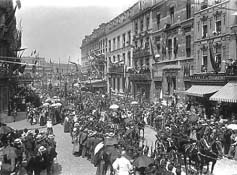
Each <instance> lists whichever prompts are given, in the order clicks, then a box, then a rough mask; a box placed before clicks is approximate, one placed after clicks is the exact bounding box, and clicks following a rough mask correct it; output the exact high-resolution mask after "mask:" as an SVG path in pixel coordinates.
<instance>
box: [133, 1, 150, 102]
mask: <svg viewBox="0 0 237 175" xmlns="http://www.w3.org/2000/svg"><path fill="white" fill-rule="evenodd" d="M152 3H153V1H150V0H147V1H139V2H138V4H137V6H136V8H135V9H134V15H133V17H132V23H133V34H134V35H133V46H134V49H133V72H131V73H130V74H129V78H130V81H131V82H132V84H133V94H134V97H136V98H137V99H138V100H141V99H146V100H149V99H150V96H151V94H152V93H151V80H152V78H151V70H152V67H151V65H152V62H153V59H152V54H151V47H150V40H151V37H152V36H151V33H152V16H151V14H152V13H151V12H152V11H151V9H152V5H153V4H152Z"/></svg>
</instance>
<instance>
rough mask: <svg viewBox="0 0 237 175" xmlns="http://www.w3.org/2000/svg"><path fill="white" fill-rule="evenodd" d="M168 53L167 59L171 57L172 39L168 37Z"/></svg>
mask: <svg viewBox="0 0 237 175" xmlns="http://www.w3.org/2000/svg"><path fill="white" fill-rule="evenodd" d="M168 54H169V59H171V58H172V39H168Z"/></svg>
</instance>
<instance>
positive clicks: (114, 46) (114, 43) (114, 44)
mask: <svg viewBox="0 0 237 175" xmlns="http://www.w3.org/2000/svg"><path fill="white" fill-rule="evenodd" d="M115 41H116V39H115V38H114V39H113V50H115V48H116V42H115Z"/></svg>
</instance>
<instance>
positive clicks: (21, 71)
mask: <svg viewBox="0 0 237 175" xmlns="http://www.w3.org/2000/svg"><path fill="white" fill-rule="evenodd" d="M25 68H26V64H24V65H22V66H21V67H20V68H19V69H18V71H19V72H20V73H22V74H23V73H24V71H25Z"/></svg>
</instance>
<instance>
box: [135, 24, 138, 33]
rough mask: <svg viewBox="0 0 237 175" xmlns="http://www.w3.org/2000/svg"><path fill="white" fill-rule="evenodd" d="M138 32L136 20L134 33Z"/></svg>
mask: <svg viewBox="0 0 237 175" xmlns="http://www.w3.org/2000/svg"><path fill="white" fill-rule="evenodd" d="M137 33H138V24H137V22H135V34H137Z"/></svg>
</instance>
